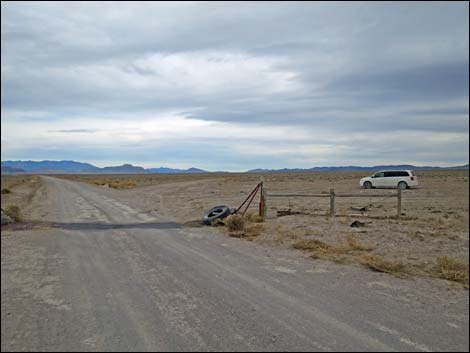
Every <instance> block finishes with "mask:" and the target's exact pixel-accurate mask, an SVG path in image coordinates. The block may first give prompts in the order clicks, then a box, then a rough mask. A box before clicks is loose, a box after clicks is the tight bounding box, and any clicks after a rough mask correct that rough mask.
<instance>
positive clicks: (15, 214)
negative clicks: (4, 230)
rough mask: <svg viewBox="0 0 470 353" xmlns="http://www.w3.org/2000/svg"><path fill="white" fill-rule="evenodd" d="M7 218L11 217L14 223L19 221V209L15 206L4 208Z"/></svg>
mask: <svg viewBox="0 0 470 353" xmlns="http://www.w3.org/2000/svg"><path fill="white" fill-rule="evenodd" d="M5 213H6V214H7V216H9V217H11V218H12V219H13V220H14V221H15V222H19V221H21V216H20V208H19V207H18V206H16V205H8V206H7V207H6V208H5Z"/></svg>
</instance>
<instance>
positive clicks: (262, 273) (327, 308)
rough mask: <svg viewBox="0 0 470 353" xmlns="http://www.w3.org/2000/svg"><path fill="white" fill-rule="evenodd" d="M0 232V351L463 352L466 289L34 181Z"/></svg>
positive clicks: (95, 192) (79, 186) (85, 188)
mask: <svg viewBox="0 0 470 353" xmlns="http://www.w3.org/2000/svg"><path fill="white" fill-rule="evenodd" d="M43 181H44V183H45V192H44V194H43V198H44V199H43V200H42V201H41V202H42V205H43V207H42V209H41V210H38V212H39V213H42V214H41V216H43V218H44V219H47V220H49V221H53V222H58V223H59V227H58V228H47V227H44V228H43V229H34V230H21V231H18V230H17V231H2V237H1V241H2V253H1V254H2V258H1V261H2V262H1V264H2V265H1V274H2V277H1V290H2V300H1V306H2V309H1V349H2V351H11V350H15V351H20V350H21V351H31V350H36V351H45V350H49V351H61V350H64V351H188V350H190V351H213V350H221V351H285V350H290V351H329V350H337V351H343V350H344V351H361V350H366V351H395V350H397V351H468V348H469V324H468V310H469V306H468V305H469V302H468V292H463V291H462V290H458V291H453V290H449V289H448V287H444V286H443V287H442V288H437V287H435V286H431V285H429V286H428V284H427V283H426V281H425V280H423V279H413V280H401V279H397V278H393V277H390V276H388V275H383V274H380V273H374V272H371V271H367V270H364V269H362V268H359V267H346V266H339V265H335V264H332V263H327V262H323V261H314V260H311V259H305V258H302V257H299V256H297V255H296V254H292V253H291V252H290V251H287V250H285V249H284V250H283V249H275V248H267V247H263V246H261V245H258V244H254V243H251V242H246V241H241V240H239V239H232V238H227V237H226V236H224V235H223V234H220V233H219V232H218V231H217V230H214V229H208V228H184V227H181V226H180V225H179V224H177V223H173V222H169V221H168V220H166V219H160V218H157V217H156V216H154V215H149V214H147V213H141V212H139V211H138V210H136V209H134V208H132V207H130V206H129V205H127V204H126V203H124V201H122V200H121V201H120V200H118V199H116V198H113V197H112V196H111V194H110V193H108V192H107V190H105V189H103V188H100V187H96V186H92V185H88V184H83V183H78V182H73V181H67V180H60V179H56V178H52V177H43Z"/></svg>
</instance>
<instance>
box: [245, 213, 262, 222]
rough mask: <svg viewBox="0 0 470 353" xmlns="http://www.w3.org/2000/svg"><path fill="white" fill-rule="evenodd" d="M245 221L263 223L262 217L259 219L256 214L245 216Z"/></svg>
mask: <svg viewBox="0 0 470 353" xmlns="http://www.w3.org/2000/svg"><path fill="white" fill-rule="evenodd" d="M246 219H247V220H248V222H251V223H263V217H260V216H259V215H257V214H256V213H253V212H250V213H248V214H247V215H246Z"/></svg>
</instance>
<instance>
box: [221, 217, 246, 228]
mask: <svg viewBox="0 0 470 353" xmlns="http://www.w3.org/2000/svg"><path fill="white" fill-rule="evenodd" d="M224 223H225V225H226V226H227V228H228V230H229V231H230V232H237V231H242V230H243V229H244V227H245V219H244V218H243V216H241V215H238V214H234V215H230V216H228V217H227V218H225V221H224Z"/></svg>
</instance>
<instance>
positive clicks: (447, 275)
mask: <svg viewBox="0 0 470 353" xmlns="http://www.w3.org/2000/svg"><path fill="white" fill-rule="evenodd" d="M437 274H438V277H440V278H444V279H446V280H449V281H454V282H458V283H461V284H463V285H465V286H466V287H467V288H468V264H467V263H465V262H464V261H462V260H458V259H453V258H450V257H447V256H443V257H439V258H437Z"/></svg>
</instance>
